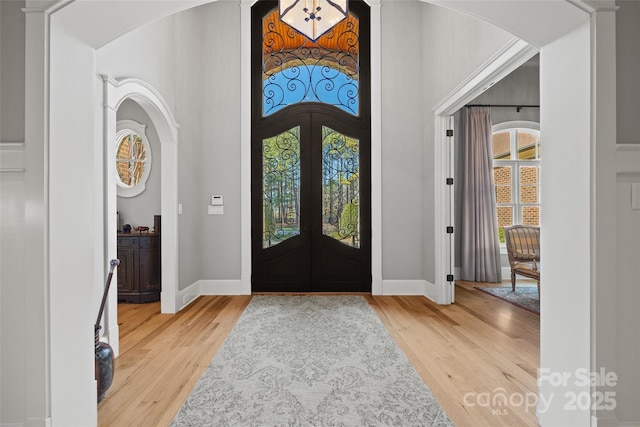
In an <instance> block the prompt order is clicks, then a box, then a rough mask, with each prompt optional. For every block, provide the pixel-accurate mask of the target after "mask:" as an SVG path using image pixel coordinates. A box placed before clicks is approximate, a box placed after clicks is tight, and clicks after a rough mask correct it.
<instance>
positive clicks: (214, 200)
mask: <svg viewBox="0 0 640 427" xmlns="http://www.w3.org/2000/svg"><path fill="white" fill-rule="evenodd" d="M222 205H224V201H223V199H222V196H211V206H222Z"/></svg>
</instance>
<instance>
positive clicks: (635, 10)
mask: <svg viewBox="0 0 640 427" xmlns="http://www.w3.org/2000/svg"><path fill="white" fill-rule="evenodd" d="M616 6H618V7H620V10H619V11H618V12H617V13H616V39H617V40H616V44H617V49H616V50H617V53H618V54H617V55H616V62H617V67H616V72H617V80H618V85H617V88H616V92H617V103H618V108H617V110H616V114H617V121H618V129H617V135H618V143H620V144H627V143H631V144H633V143H640V120H638V117H640V102H638V100H639V99H640V85H639V84H638V83H637V81H638V80H637V79H638V70H640V55H639V54H638V43H640V2H637V1H627V0H622V1H621V0H618V1H616Z"/></svg>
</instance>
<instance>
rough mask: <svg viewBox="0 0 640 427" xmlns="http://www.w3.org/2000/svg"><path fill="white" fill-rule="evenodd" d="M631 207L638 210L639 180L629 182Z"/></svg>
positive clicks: (639, 205)
mask: <svg viewBox="0 0 640 427" xmlns="http://www.w3.org/2000/svg"><path fill="white" fill-rule="evenodd" d="M631 209H633V210H634V211H637V210H640V182H634V183H632V184H631Z"/></svg>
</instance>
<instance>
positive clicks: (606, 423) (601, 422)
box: [591, 415, 623, 427]
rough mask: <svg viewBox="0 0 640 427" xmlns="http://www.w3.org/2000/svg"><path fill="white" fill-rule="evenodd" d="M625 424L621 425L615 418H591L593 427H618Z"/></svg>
mask: <svg viewBox="0 0 640 427" xmlns="http://www.w3.org/2000/svg"><path fill="white" fill-rule="evenodd" d="M622 425H623V424H619V423H618V420H617V419H616V418H615V417H611V418H602V417H600V418H598V417H596V416H594V415H592V416H591V427H618V426H622Z"/></svg>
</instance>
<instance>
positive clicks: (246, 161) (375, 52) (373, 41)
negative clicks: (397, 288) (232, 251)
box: [233, 0, 383, 295]
mask: <svg viewBox="0 0 640 427" xmlns="http://www.w3.org/2000/svg"><path fill="white" fill-rule="evenodd" d="M257 1H258V0H241V5H240V7H241V11H240V27H241V40H240V50H241V54H240V80H241V87H240V98H241V100H242V102H241V106H240V129H241V130H240V156H241V165H240V169H241V171H240V175H241V177H240V193H241V201H240V205H241V218H240V223H241V227H240V229H241V231H240V234H241V235H240V239H241V242H242V243H241V269H242V271H241V274H240V284H239V286H238V287H235V286H234V292H233V293H234V294H242V295H250V294H251V6H253V4H255V3H256V2H257ZM364 2H365V3H367V4H368V5H369V21H370V25H371V27H370V28H371V37H370V40H369V43H370V51H371V59H370V62H371V70H370V71H371V294H372V295H382V294H383V286H382V99H381V96H382V71H381V49H382V37H381V28H382V22H381V7H382V0H364Z"/></svg>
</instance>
